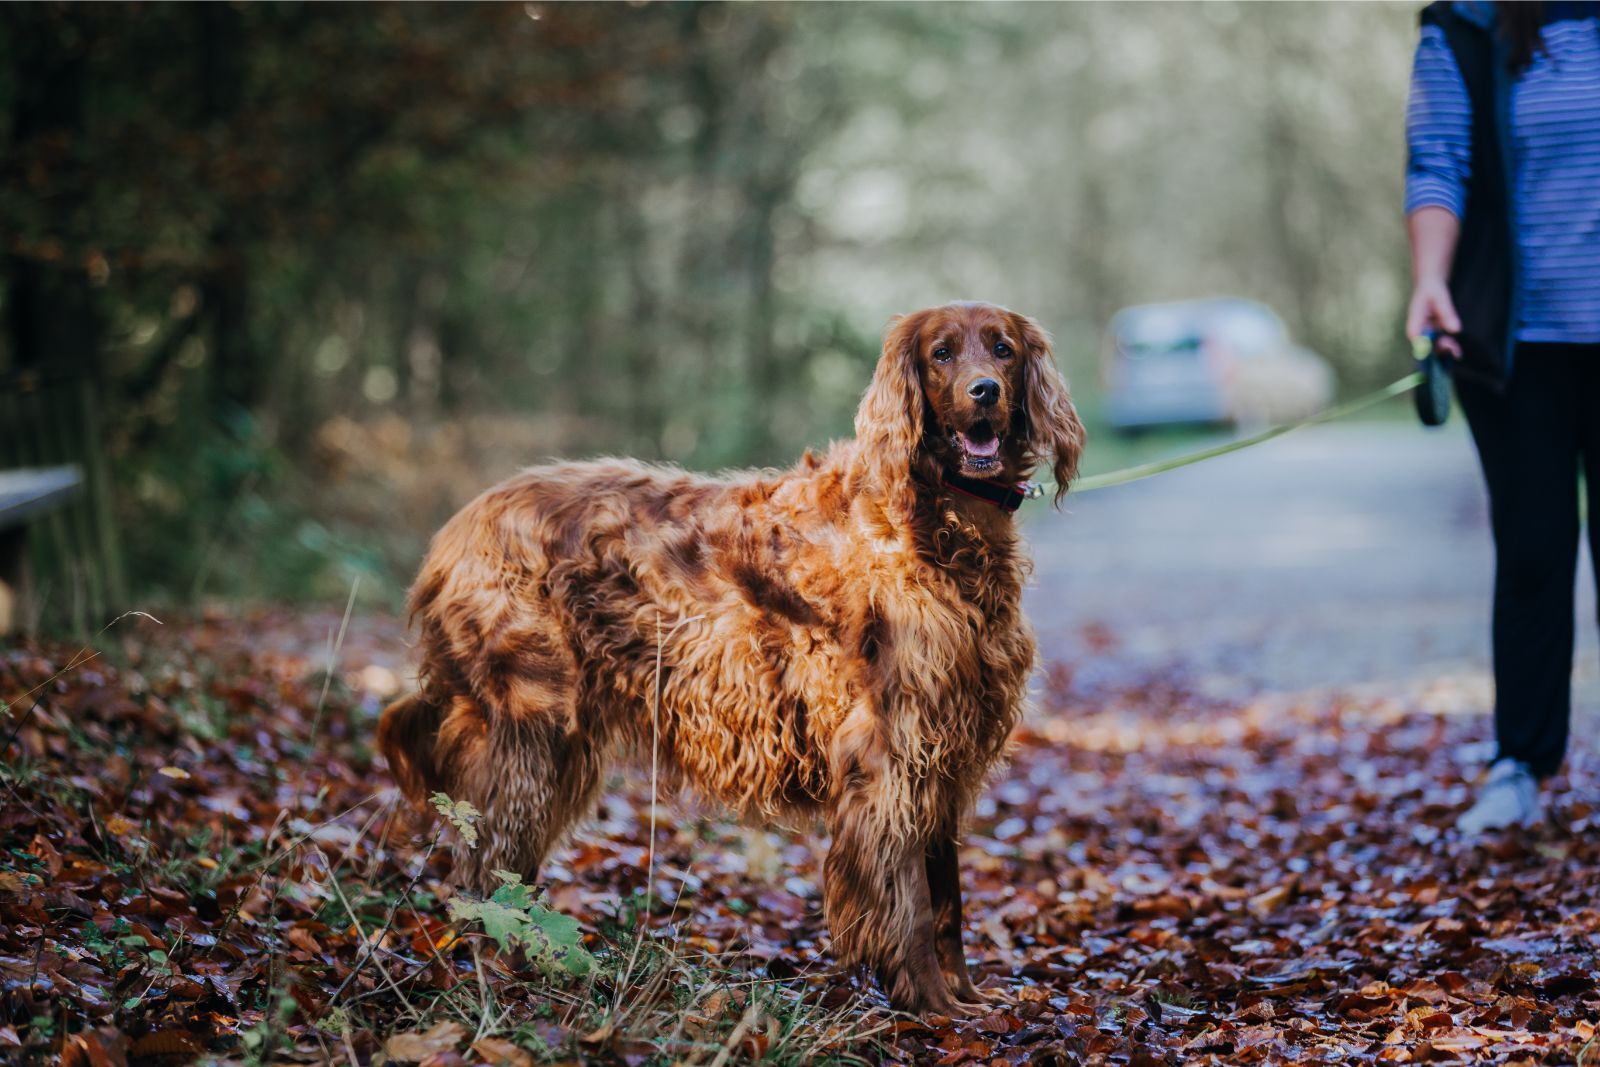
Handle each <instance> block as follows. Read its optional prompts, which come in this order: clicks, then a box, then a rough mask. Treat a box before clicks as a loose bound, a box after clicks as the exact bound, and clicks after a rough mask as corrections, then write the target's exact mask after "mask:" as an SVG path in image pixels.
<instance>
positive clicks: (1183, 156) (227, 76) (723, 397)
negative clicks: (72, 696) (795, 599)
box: [0, 2, 1412, 601]
mask: <svg viewBox="0 0 1600 1067" xmlns="http://www.w3.org/2000/svg"><path fill="white" fill-rule="evenodd" d="M1411 19H1412V14H1411V9H1409V8H1406V7H1400V6H1392V5H1316V4H1277V5H1261V6H1255V5H1242V4H1234V3H1226V2H1219V3H1208V4H1137V5H1125V6H1123V5H1103V4H1073V5H1033V4H1020V5H1013V4H982V5H960V4H949V5H904V4H872V5H849V6H846V5H833V4H799V5H789V4H760V5H724V4H714V3H682V4H669V3H640V4H628V5H609V4H607V5H591V4H493V5H491V4H453V5H441V4H428V3H420V4H375V5H361V6H354V5H343V4H305V3H284V4H255V3H219V4H197V5H180V4H165V3H133V4H118V5H103V4H60V3H44V4H13V5H7V6H5V7H4V8H3V9H0V54H3V56H4V61H5V62H4V67H3V69H4V72H5V73H4V74H3V75H0V114H3V115H5V116H6V117H7V125H6V130H5V140H4V152H3V159H0V232H3V233H4V234H5V235H6V242H5V247H4V249H3V253H4V271H5V279H4V282H5V287H4V292H3V295H0V301H3V306H4V313H5V331H4V338H3V342H0V378H3V377H4V376H6V375H8V374H15V373H17V372H28V371H35V372H56V371H60V372H64V373H67V374H69V375H75V376H86V377H89V378H90V379H92V380H93V381H94V382H95V384H96V386H97V388H98V390H99V393H100V398H101V410H102V411H103V412H104V413H105V418H104V420H103V421H104V425H103V426H102V427H101V428H100V429H101V437H102V439H103V440H104V443H105V446H106V449H107V451H108V453H109V456H110V459H111V463H112V469H113V471H114V477H113V487H114V490H115V504H116V514H117V516H118V519H119V523H118V525H119V529H120V533H121V538H122V542H123V544H124V546H125V549H126V553H127V555H128V557H129V561H130V566H129V568H128V569H129V573H130V575H131V577H132V580H133V581H132V584H133V586H134V592H135V595H136V596H140V597H149V596H155V595H167V596H170V597H172V598H174V599H180V600H184V599H193V598H198V597H203V596H207V595H221V596H232V597H239V596H257V597H274V598H282V597H300V596H312V597H318V598H324V597H326V598H333V599H337V598H339V597H340V596H342V593H343V590H345V589H347V588H348V586H349V583H350V581H351V580H352V578H353V576H354V575H355V574H357V573H370V574H372V575H373V576H374V577H377V578H380V579H381V580H379V581H374V582H370V583H364V588H366V589H367V590H368V591H369V593H371V595H374V596H378V597H380V598H383V599H385V600H388V601H393V600H395V599H396V598H397V597H398V596H399V593H400V589H399V585H400V583H401V582H402V581H403V577H402V576H403V575H404V574H405V573H407V572H408V571H409V569H410V568H411V566H412V565H414V562H415V560H416V556H417V553H418V552H419V551H420V550H421V546H422V544H423V543H424V539H425V537H426V536H427V534H428V533H429V532H430V531H431V529H432V528H433V526H434V525H436V524H437V522H438V521H440V520H441V519H442V518H443V517H444V516H445V515H447V514H448V513H449V512H450V510H451V509H453V508H454V507H456V506H458V505H459V504H460V503H461V502H462V501H463V500H464V499H465V498H466V497H467V496H469V495H471V494H472V493H473V492H475V491H477V489H479V488H481V487H482V486H483V485H485V484H487V483H488V482H489V481H491V480H493V479H495V478H498V477H501V476H503V475H505V474H507V473H509V472H510V471H511V470H513V469H515V468H516V467H517V466H520V465H524V464H526V463H530V462H536V461H539V460H541V459H543V458H546V457H548V456H552V455H570V454H585V453H594V452H620V453H629V454H635V455H642V456H646V457H653V458H665V459H671V460H676V461H681V462H686V463H690V464H694V465H698V466H720V465H726V464H751V463H781V462H786V461H788V460H789V459H791V458H792V457H793V456H795V455H796V454H797V453H798V451H799V450H800V449H801V448H802V447H804V446H806V445H816V444H821V443H823V442H825V441H826V440H827V439H828V438H829V437H830V436H834V435H839V434H844V433H848V432H849V426H850V419H851V414H852V412H853V408H854V404H855V400H856V397H857V396H858V395H859V392H860V390H861V388H862V387H863V385H864V383H865V381H866V378H867V375H868V374H869V372H870V367H871V363H872V361H873V359H874V358H875V355H876V352H875V349H876V337H877V333H878V330H879V329H880V328H881V326H882V324H883V322H884V321H885V320H886V319H887V318H888V316H889V315H891V314H892V313H895V312H898V311H902V310H906V309H908V308H910V307H913V306H920V305H923V304H927V303H931V302H935V301H940V300H945V299H951V298H966V297H970V298H983V299H992V300H996V301H999V302H1002V303H1006V304H1009V305H1012V306H1015V307H1018V308H1020V309H1023V310H1026V311H1028V312H1030V313H1032V314H1035V315H1037V316H1038V317H1040V318H1041V319H1042V320H1043V321H1044V322H1046V324H1048V325H1049V326H1051V327H1052V328H1053V329H1054V330H1055V331H1056V334H1057V337H1058V340H1059V341H1060V343H1061V349H1062V352H1061V356H1062V361H1063V363H1064V365H1065V366H1066V367H1067V368H1068V369H1069V371H1070V372H1072V375H1073V380H1074V386H1075V388H1076V389H1077V390H1078V391H1079V392H1080V394H1082V395H1083V396H1084V398H1085V400H1086V404H1085V407H1086V409H1087V410H1089V411H1092V410H1093V409H1094V401H1093V393H1094V391H1095V389H1096V386H1097V381H1096V379H1097V373H1098V372H1097V368H1096V358H1095V351H1096V346H1097V344H1098V337H1099V333H1100V331H1101V330H1102V328H1103V326H1104V323H1105V320H1106V319H1107V317H1108V316H1109V315H1110V314H1111V312H1113V311H1114V310H1115V309H1116V308H1117V307H1119V306H1122V305H1125V304H1129V303H1138V302H1145V301H1151V300H1163V299H1175V298H1182V297H1189V296H1202V295H1212V294H1221V293H1228V294H1236V295H1241V296H1248V297H1254V298H1257V299H1261V300H1264V301H1266V302H1267V303H1269V304H1272V305H1273V306H1275V307H1276V308H1277V309H1278V310H1279V311H1280V312H1281V313H1283V314H1284V316H1285V317H1286V319H1287V320H1288V321H1289V323H1290V325H1291V328H1292V329H1293V330H1294V331H1295V333H1296V334H1297V335H1298V337H1299V338H1300V339H1301V340H1304V341H1305V342H1307V343H1308V344H1309V345H1310V346H1311V347H1313V348H1316V349H1318V350H1319V351H1321V352H1323V353H1324V354H1325V355H1326V356H1328V357H1329V358H1330V359H1331V360H1332V361H1333V362H1334V363H1335V365H1336V366H1337V367H1338V368H1339V370H1340V372H1341V375H1342V377H1343V380H1344V382H1345V383H1346V385H1347V386H1350V387H1361V386H1364V385H1366V384H1369V383H1370V382H1372V381H1375V380H1378V379H1382V378H1384V377H1386V374H1387V372H1388V370H1389V369H1390V366H1391V362H1392V354H1393V352H1392V349H1393V345H1392V344H1391V338H1392V337H1394V336H1395V335H1396V324H1397V321H1398V316H1399V314H1400V308H1401V301H1402V299H1403V296H1404V290H1403V284H1404V260H1403V249H1404V245H1403V234H1402V232H1401V228H1400V224H1399V210H1398V203H1399V186H1400V179H1401V171H1402V162H1403V160H1402V151H1403V149H1402V136H1401V121H1402V108H1403V99H1404V92H1405V80H1406V70H1407V57H1408V55H1409V49H1410V46H1411V43H1412V30H1411ZM1090 458H1091V465H1094V464H1093V452H1092V451H1091V457H1090Z"/></svg>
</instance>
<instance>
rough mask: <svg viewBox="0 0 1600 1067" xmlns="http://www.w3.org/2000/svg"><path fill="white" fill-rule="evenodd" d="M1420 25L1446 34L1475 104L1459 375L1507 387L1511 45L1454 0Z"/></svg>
mask: <svg viewBox="0 0 1600 1067" xmlns="http://www.w3.org/2000/svg"><path fill="white" fill-rule="evenodd" d="M1422 24H1423V25H1424V26H1438V27H1439V28H1440V29H1441V30H1442V31H1444V37H1445V40H1446V41H1447V42H1448V43H1449V45H1450V50H1451V52H1453V53H1454V54H1455V59H1456V66H1458V67H1459V68H1460V69H1461V79H1462V81H1464V82H1465V83H1466V86H1467V98H1468V99H1469V100H1470V101H1471V102H1472V174H1471V176H1470V177H1469V178H1468V179H1467V206H1466V217H1465V218H1464V219H1462V220H1461V240H1460V242H1459V243H1458V244H1457V245H1456V255H1455V261H1454V263H1453V264H1452V265H1451V268H1450V297H1451V299H1452V300H1454V301H1455V305H1456V312H1457V314H1459V315H1460V316H1461V351H1462V361H1461V364H1460V366H1459V368H1457V373H1459V374H1461V375H1464V376H1466V377H1469V378H1472V379H1474V380H1475V381H1479V382H1482V383H1484V384H1486V385H1489V386H1492V387H1493V388H1495V389H1497V390H1501V389H1504V388H1505V386H1506V382H1507V381H1508V380H1510V377H1511V362H1512V355H1513V352H1514V349H1515V346H1516V329H1515V327H1516V321H1517V308H1516V302H1517V276H1518V263H1517V242H1516V234H1515V232H1514V230H1513V227H1514V224H1515V221H1514V219H1513V218H1512V207H1511V189H1512V181H1511V74H1510V72H1509V69H1508V50H1507V48H1506V45H1505V43H1504V41H1503V39H1502V38H1501V37H1500V35H1499V34H1497V33H1495V32H1494V31H1493V30H1492V29H1486V28H1485V27H1483V26H1480V25H1478V24H1477V23H1475V22H1473V21H1472V20H1471V19H1468V18H1464V17H1462V15H1461V13H1460V12H1458V11H1456V10H1455V6H1454V4H1452V3H1450V2H1449V0H1436V2H1435V3H1431V4H1429V5H1428V6H1427V7H1425V8H1423V9H1422Z"/></svg>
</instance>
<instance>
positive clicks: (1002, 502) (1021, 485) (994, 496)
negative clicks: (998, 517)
mask: <svg viewBox="0 0 1600 1067" xmlns="http://www.w3.org/2000/svg"><path fill="white" fill-rule="evenodd" d="M944 484H945V486H946V488H949V489H954V490H955V491H956V492H958V493H964V494H966V495H967V496H971V497H976V498H978V499H979V500H982V501H985V502H987V503H990V504H993V505H994V506H995V507H997V508H999V509H1000V510H1001V511H1003V512H1005V513H1006V514H1008V515H1010V514H1014V513H1015V512H1016V510H1017V509H1018V508H1020V507H1022V502H1023V501H1024V500H1027V499H1028V498H1029V497H1031V496H1033V484H1032V483H1031V482H1018V483H1017V484H1016V485H997V484H996V483H994V482H986V481H983V480H982V479H980V478H968V477H966V476H964V475H960V474H951V473H950V472H949V471H946V472H945V476H944Z"/></svg>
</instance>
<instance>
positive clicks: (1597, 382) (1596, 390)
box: [1578, 344, 1600, 600]
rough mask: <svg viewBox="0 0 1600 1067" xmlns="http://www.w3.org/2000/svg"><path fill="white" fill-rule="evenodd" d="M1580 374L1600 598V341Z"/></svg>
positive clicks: (1590, 348) (1587, 349)
mask: <svg viewBox="0 0 1600 1067" xmlns="http://www.w3.org/2000/svg"><path fill="white" fill-rule="evenodd" d="M1583 355H1584V357H1585V358H1583V359H1582V360H1581V366H1580V369H1579V374H1580V375H1581V376H1582V381H1581V382H1580V385H1579V389H1578V434H1579V446H1580V448H1581V449H1582V451H1583V481H1584V491H1585V497H1586V500H1585V503H1586V505H1587V508H1586V510H1587V512H1588V515H1587V517H1586V525H1587V527H1588V534H1589V565H1590V568H1591V569H1592V570H1593V571H1594V580H1595V591H1596V599H1597V600H1600V344H1597V345H1585V346H1584V353H1583Z"/></svg>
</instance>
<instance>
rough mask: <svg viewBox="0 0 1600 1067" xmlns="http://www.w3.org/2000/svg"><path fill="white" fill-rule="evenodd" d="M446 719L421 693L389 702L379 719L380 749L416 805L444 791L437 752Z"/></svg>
mask: <svg viewBox="0 0 1600 1067" xmlns="http://www.w3.org/2000/svg"><path fill="white" fill-rule="evenodd" d="M443 721H444V709H443V708H441V707H439V706H438V705H437V704H434V703H433V702H431V701H429V700H428V699H427V697H425V696H424V695H423V694H421V693H413V694H412V695H410V696H408V697H402V698H400V699H399V700H397V701H395V702H394V703H393V704H390V705H389V706H388V707H387V708H385V709H384V712H383V717H382V718H380V719H379V720H378V751H380V752H382V753H383V758H384V759H386V760H388V761H389V772H390V773H391V774H393V775H394V779H395V781H396V782H397V783H398V784H399V786H400V791H401V792H402V793H404V794H405V795H406V798H407V799H408V800H410V801H411V802H412V803H413V804H417V805H421V804H423V803H424V802H425V801H426V800H427V798H428V797H429V796H430V795H431V794H433V793H437V792H442V791H444V788H445V784H444V775H443V774H442V773H441V768H440V766H439V756H438V751H437V750H438V742H439V727H440V725H441V724H442V723H443Z"/></svg>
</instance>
